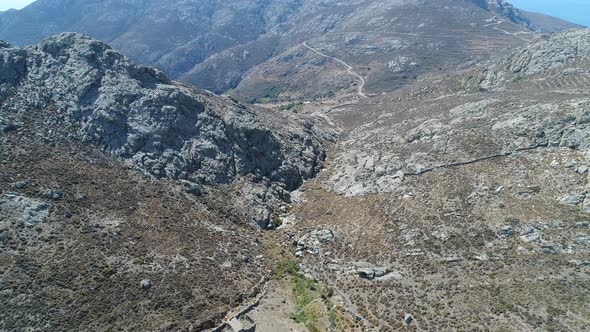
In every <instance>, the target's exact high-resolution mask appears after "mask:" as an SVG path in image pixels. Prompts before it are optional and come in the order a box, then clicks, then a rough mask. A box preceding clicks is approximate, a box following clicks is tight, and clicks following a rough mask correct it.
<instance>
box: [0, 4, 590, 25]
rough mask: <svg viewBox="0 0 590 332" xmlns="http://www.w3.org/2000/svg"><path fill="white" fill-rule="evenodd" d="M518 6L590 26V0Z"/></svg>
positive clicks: (9, 6)
mask: <svg viewBox="0 0 590 332" xmlns="http://www.w3.org/2000/svg"><path fill="white" fill-rule="evenodd" d="M31 2H34V0H0V10H6V9H9V8H17V9H20V8H22V7H24V6H26V5H28V4H30V3H31ZM508 2H510V3H512V4H514V5H515V6H516V7H519V8H522V9H526V10H531V11H536V12H541V13H545V14H549V15H553V16H557V17H561V18H564V19H566V20H570V21H572V22H576V23H579V24H583V25H586V26H590V0H508Z"/></svg>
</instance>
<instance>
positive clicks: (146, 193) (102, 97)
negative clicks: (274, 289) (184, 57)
mask: <svg viewBox="0 0 590 332" xmlns="http://www.w3.org/2000/svg"><path fill="white" fill-rule="evenodd" d="M0 75H1V81H0V82H1V84H0V248H1V250H0V308H1V311H2V312H3V315H2V320H1V321H0V330H4V331H18V330H27V329H43V330H53V331H56V330H61V331H66V330H109V329H112V330H119V329H125V330H158V329H164V330H166V329H189V328H191V329H192V330H202V329H204V328H210V327H213V326H215V325H217V324H219V323H221V322H222V319H223V317H224V316H225V315H226V313H227V312H228V311H230V309H232V308H234V307H237V306H239V305H240V304H241V303H242V302H244V301H245V300H247V299H249V297H250V296H253V295H255V294H256V293H257V290H258V289H259V287H260V286H261V282H262V281H263V280H264V279H265V278H267V269H268V267H267V266H266V262H265V260H264V259H263V258H262V257H263V256H262V255H263V254H264V253H265V252H264V250H263V248H262V247H261V245H260V242H261V240H262V234H261V233H260V227H263V228H266V227H268V226H269V224H270V223H271V222H272V219H273V218H275V216H276V214H277V213H278V208H279V207H280V206H282V205H285V204H286V202H288V201H289V192H290V191H292V190H294V189H296V188H297V187H298V186H300V185H301V184H302V182H303V180H306V179H309V178H310V177H313V176H314V175H315V174H316V173H317V172H318V171H319V169H320V167H321V165H322V163H323V159H324V158H325V145H326V144H327V143H328V142H329V141H331V140H333V139H334V133H333V131H331V129H330V128H329V127H328V126H326V125H325V123H324V122H325V121H324V120H323V119H322V117H314V116H307V117H301V116H296V115H294V114H288V113H279V112H273V111H265V110H251V109H247V108H245V107H244V106H242V105H240V104H237V103H236V102H234V101H232V100H230V99H228V98H222V97H218V96H215V95H212V94H210V93H207V92H204V91H201V90H198V89H195V88H193V87H190V86H186V85H184V84H181V83H177V82H173V81H171V80H170V79H169V78H168V77H166V76H165V75H164V74H163V73H162V72H160V71H158V70H156V69H153V68H150V67H145V66H141V65H137V64H134V63H133V62H131V61H130V60H129V59H127V58H126V57H124V56H123V55H121V54H120V53H118V52H116V51H115V50H113V49H112V48H111V47H110V46H108V45H106V44H104V43H102V42H100V41H97V40H94V39H91V38H89V37H87V36H84V35H80V34H74V33H64V34H60V35H57V36H53V37H50V38H48V39H45V40H43V41H42V42H41V43H40V44H37V45H33V46H28V47H24V48H18V47H13V46H11V45H9V44H7V43H4V42H2V43H0ZM324 126H325V128H324ZM212 276H215V278H212ZM146 317H149V319H146Z"/></svg>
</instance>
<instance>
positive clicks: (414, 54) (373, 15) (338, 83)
mask: <svg viewBox="0 0 590 332" xmlns="http://www.w3.org/2000/svg"><path fill="white" fill-rule="evenodd" d="M494 16H496V17H497V21H494V22H491V21H487V20H489V19H491V18H493V17H494ZM367 22H368V23H369V24H368V25H367V24H366V23H367ZM489 23H494V24H497V26H496V25H494V26H491V25H489V26H486V25H488V24H489ZM564 27H566V25H564ZM495 28H498V29H501V30H498V29H495ZM533 29H535V24H531V21H530V20H529V18H527V16H526V15H525V14H523V12H520V11H518V10H516V9H514V8H513V7H512V6H510V5H508V4H507V3H506V2H504V1H481V0H444V1H433V0H429V1H415V0H403V1H401V0H388V1H373V0H367V1H348V2H341V1H327V0H290V1H274V0H256V1H246V0H240V1H231V2H227V1H219V0H206V1H194V0H172V1H163V0H157V1H125V0H100V1H73V0H38V1H36V2H35V3H33V4H32V5H30V6H28V7H26V8H24V9H23V10H20V11H10V12H5V13H0V39H6V40H8V41H11V42H14V43H16V44H20V45H22V44H29V43H33V42H38V41H39V40H40V39H41V38H43V37H46V36H48V35H50V34H53V33H58V32H64V31H76V32H83V33H87V34H89V35H91V36H93V37H95V38H99V39H101V40H103V41H106V42H108V43H110V44H112V45H113V46H114V47H116V48H117V49H120V50H121V51H122V52H123V53H125V54H126V55H128V56H130V57H131V58H132V59H134V60H136V61H139V62H141V63H146V64H150V65H154V66H156V67H158V68H160V69H162V70H164V71H165V72H166V73H168V74H170V75H171V76H173V77H176V78H182V79H183V80H184V81H186V82H189V83H193V84H196V85H198V86H201V87H203V88H206V89H209V90H212V91H215V92H222V91H226V90H227V89H232V88H236V87H237V92H236V93H237V95H239V96H241V97H244V98H257V97H261V96H266V95H268V96H271V97H275V96H276V95H279V94H281V93H282V94H283V95H285V96H290V95H292V96H293V97H297V96H298V95H303V96H306V97H318V96H322V95H326V94H330V93H331V92H334V91H341V90H346V89H348V88H349V87H350V85H351V84H354V83H355V78H354V77H350V75H342V68H339V67H338V65H337V64H334V63H330V62H329V61H327V60H326V59H318V58H316V57H313V54H305V52H304V51H305V50H303V49H301V47H300V44H301V43H302V42H304V41H309V43H310V45H312V46H314V47H316V48H318V49H322V50H324V51H326V52H329V53H330V54H331V55H332V56H336V57H339V58H343V59H344V60H345V61H347V62H348V63H350V64H351V65H353V66H355V67H359V68H358V71H359V73H361V74H362V75H364V76H367V81H368V82H369V84H368V89H369V90H374V91H376V92H379V91H391V90H393V89H395V88H397V87H399V86H401V85H403V84H404V82H406V81H411V80H412V79H413V77H414V76H416V75H420V74H422V73H425V72H429V71H432V70H438V68H440V67H446V66H448V65H457V64H461V63H463V62H464V61H465V60H480V59H482V58H487V57H489V56H490V55H491V54H494V53H495V52H498V51H499V50H502V49H503V48H505V47H508V46H512V45H519V44H522V42H523V41H522V40H521V39H522V37H524V36H521V37H519V38H517V37H516V36H514V35H510V33H515V32H519V31H522V30H526V31H531V30H533ZM360 36H362V37H360ZM435 40H436V42H435ZM302 52H303V53H302ZM438 54H442V56H437V55H438ZM369 67H371V70H370V71H369V69H368V68H369ZM283 77H284V78H288V79H287V80H282V79H281V78H283ZM285 81H289V82H291V83H285ZM240 82H243V84H240ZM384 82H385V83H384ZM309 83H311V84H309Z"/></svg>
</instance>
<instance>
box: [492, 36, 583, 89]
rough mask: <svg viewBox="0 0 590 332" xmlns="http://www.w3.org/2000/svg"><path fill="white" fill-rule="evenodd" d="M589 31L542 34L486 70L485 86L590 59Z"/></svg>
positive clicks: (499, 84)
mask: <svg viewBox="0 0 590 332" xmlns="http://www.w3.org/2000/svg"><path fill="white" fill-rule="evenodd" d="M589 31H590V30H588V29H578V30H572V31H567V32H563V33H559V34H553V35H545V36H542V37H539V38H538V39H537V40H536V41H535V42H533V43H531V44H530V45H529V46H527V47H524V48H521V49H520V50H518V51H515V52H513V53H512V54H510V55H508V56H506V57H505V58H503V59H501V60H500V61H498V62H497V63H495V64H494V65H493V66H491V67H490V68H489V69H487V70H486V71H485V73H484V79H483V81H482V83H481V86H482V88H484V89H494V88H501V86H502V84H503V83H505V82H507V81H509V80H514V79H518V78H523V77H525V76H530V75H534V74H541V73H546V72H547V71H549V70H552V69H556V68H559V67H563V66H565V65H568V64H571V63H573V62H575V61H580V60H582V59H584V58H590V38H588V35H589V34H590V32H589Z"/></svg>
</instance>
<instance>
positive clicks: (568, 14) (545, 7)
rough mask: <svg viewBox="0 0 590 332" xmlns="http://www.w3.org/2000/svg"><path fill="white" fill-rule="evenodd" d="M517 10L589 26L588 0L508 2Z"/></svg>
mask: <svg viewBox="0 0 590 332" xmlns="http://www.w3.org/2000/svg"><path fill="white" fill-rule="evenodd" d="M508 2H510V3H512V4H513V5H515V6H516V7H518V8H522V9H526V10H530V11H535V12H540V13H545V14H548V15H551V16H557V17H560V18H563V19H566V20H569V21H572V22H575V23H578V24H583V25H586V26H590V0H508Z"/></svg>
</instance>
